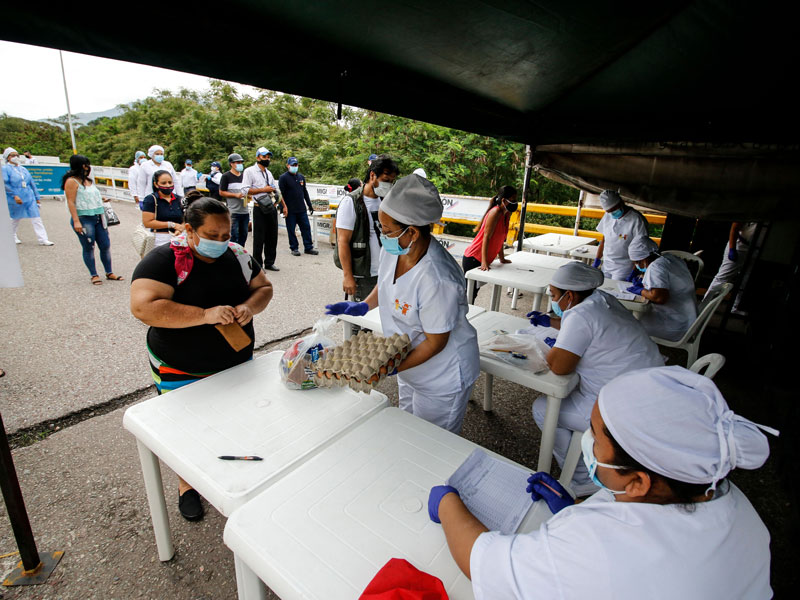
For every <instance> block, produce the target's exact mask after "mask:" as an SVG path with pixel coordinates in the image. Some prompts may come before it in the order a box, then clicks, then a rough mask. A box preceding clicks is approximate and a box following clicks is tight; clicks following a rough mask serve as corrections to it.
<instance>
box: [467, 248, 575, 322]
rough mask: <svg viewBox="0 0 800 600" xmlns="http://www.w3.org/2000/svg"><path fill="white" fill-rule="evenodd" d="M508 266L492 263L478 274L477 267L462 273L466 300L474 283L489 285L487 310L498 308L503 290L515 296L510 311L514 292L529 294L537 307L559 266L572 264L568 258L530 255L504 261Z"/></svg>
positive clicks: (514, 303)
mask: <svg viewBox="0 0 800 600" xmlns="http://www.w3.org/2000/svg"><path fill="white" fill-rule="evenodd" d="M506 258H507V259H508V260H510V261H511V263H510V264H502V263H501V262H499V261H495V262H493V263H492V264H491V265H490V268H489V270H488V271H481V269H480V268H479V267H475V268H474V269H470V270H469V271H467V273H466V278H467V298H472V293H473V290H474V289H475V282H476V281H480V282H483V283H489V284H492V286H493V287H492V299H491V302H490V304H489V307H490V310H494V311H496V310H498V309H499V308H500V294H501V293H502V291H503V287H505V286H509V287H512V288H514V290H515V294H514V298H512V301H511V308H512V309H514V308H516V290H518V289H519V290H524V291H526V292H531V293H532V294H533V306H534V307H537V306H539V303H540V302H541V300H542V296H543V295H544V292H545V289H546V288H547V286H548V285H550V280H551V279H552V278H553V275H554V274H555V272H556V269H558V268H559V267H560V266H561V265H563V264H566V263H569V262H572V260H571V259H569V258H561V257H557V256H545V255H544V254H532V253H530V252H515V253H514V254H510V255H508V256H507V257H506Z"/></svg>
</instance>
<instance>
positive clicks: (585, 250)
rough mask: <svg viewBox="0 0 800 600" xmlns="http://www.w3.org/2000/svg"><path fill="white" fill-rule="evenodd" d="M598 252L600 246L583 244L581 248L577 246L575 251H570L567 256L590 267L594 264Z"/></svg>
mask: <svg viewBox="0 0 800 600" xmlns="http://www.w3.org/2000/svg"><path fill="white" fill-rule="evenodd" d="M598 250H600V246H593V245H590V244H585V245H583V246H578V247H577V248H575V250H570V251H569V256H570V257H571V258H577V259H578V260H582V261H583V262H585V263H587V264H589V265H591V264H592V263H594V259H595V258H597V252H598Z"/></svg>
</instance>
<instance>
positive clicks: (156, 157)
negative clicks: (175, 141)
mask: <svg viewBox="0 0 800 600" xmlns="http://www.w3.org/2000/svg"><path fill="white" fill-rule="evenodd" d="M163 161H164V155H163V154H153V162H154V163H156V164H157V165H160V164H161V163H162V162H163Z"/></svg>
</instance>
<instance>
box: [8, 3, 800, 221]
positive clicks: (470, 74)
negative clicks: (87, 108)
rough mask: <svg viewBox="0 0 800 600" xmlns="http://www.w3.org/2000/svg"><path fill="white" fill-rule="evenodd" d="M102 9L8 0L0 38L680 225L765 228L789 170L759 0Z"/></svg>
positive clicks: (780, 49) (783, 87) (768, 13)
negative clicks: (425, 137)
mask: <svg viewBox="0 0 800 600" xmlns="http://www.w3.org/2000/svg"><path fill="white" fill-rule="evenodd" d="M108 8H109V6H108V4H107V3H105V2H95V1H91V0H89V1H85V2H83V3H81V4H80V5H79V8H77V9H76V11H75V12H74V14H69V13H67V12H62V11H60V10H59V11H54V10H48V9H46V8H43V7H40V6H39V7H37V6H35V5H31V4H25V3H12V4H10V5H9V6H7V7H4V18H3V20H2V21H1V22H0V37H2V38H3V39H7V40H12V41H17V42H22V43H29V44H36V45H43V46H51V47H56V48H61V49H64V50H70V51H74V52H81V53H86V54H93V55H98V56H104V57H108V58H116V59H120V60H126V61H133V62H139V63H144V64H150V65H156V66H160V67H165V68H171V69H176V70H181V71H187V72H193V73H197V74H201V75H207V76H209V77H216V78H221V79H227V80H233V81H238V82H241V83H246V84H251V85H255V86H258V87H262V88H267V89H274V90H279V91H283V92H288V93H293V94H300V95H305V96H311V97H314V98H320V99H324V100H329V101H333V102H340V103H344V104H349V105H353V106H359V107H363V108H368V109H372V110H377V111H382V112H387V113H392V114H398V115H403V116H407V117H411V118H414V119H419V120H423V121H428V122H432V123H437V124H441V125H446V126H450V127H455V128H460V129H464V130H468V131H473V132H477V133H481V134H485V135H489V136H494V137H502V138H507V139H512V140H517V141H521V142H524V143H526V144H530V145H531V146H532V147H533V149H534V154H533V163H534V164H535V165H538V166H539V168H540V171H541V172H542V173H544V174H545V175H547V176H551V177H555V178H557V179H560V180H562V181H565V182H568V183H570V184H572V185H575V186H577V187H581V188H582V189H585V190H587V191H597V190H598V189H602V188H603V187H615V188H620V189H621V190H622V192H623V195H624V196H626V197H628V198H630V199H633V200H636V201H637V202H638V203H640V204H644V205H646V206H650V207H653V208H658V209H661V210H664V211H670V212H678V213H680V214H684V215H690V216H698V217H699V216H703V217H711V218H738V219H743V218H759V219H761V218H768V217H769V218H775V217H776V216H778V215H779V214H781V213H783V212H784V211H786V209H787V208H788V206H789V203H790V202H791V200H792V198H793V194H794V188H795V185H794V184H795V183H796V181H797V179H798V173H800V170H798V168H797V167H798V166H799V165H798V163H800V160H798V157H799V156H800V146H799V145H798V143H797V142H798V139H800V136H798V124H797V119H796V117H795V106H794V105H795V104H796V102H795V101H794V99H793V98H792V94H790V93H788V90H787V87H788V85H789V82H787V77H786V76H785V75H784V65H787V66H788V65H794V64H797V60H796V59H797V56H798V50H797V48H796V44H795V42H794V36H793V35H792V33H793V32H792V31H791V30H790V27H791V22H792V19H790V18H788V15H783V14H782V13H781V9H780V8H778V7H777V4H776V5H773V4H772V3H770V2H753V1H747V0H740V1H733V0H695V1H681V2H677V1H673V2H661V3H654V2H631V1H629V2H613V3H598V2H586V1H575V2H559V1H556V0H540V1H535V2H533V1H522V0H482V1H481V0H461V1H450V0H446V1H439V2H429V1H427V0H396V1H394V2H390V3H374V2H370V3H368V2H357V1H354V0H341V1H338V2H324V1H314V0H309V1H306V2H302V3H288V2H263V1H261V2H259V1H254V0H251V1H247V0H229V1H228V2H226V3H225V4H224V5H220V6H219V7H218V8H215V9H213V10H209V11H206V12H200V11H194V10H193V11H190V13H189V17H190V19H189V22H188V24H187V26H186V27H184V26H183V24H184V23H186V22H187V21H186V16H187V13H186V11H187V9H186V7H185V6H184V5H180V4H173V5H160V6H159V7H158V9H157V10H151V9H148V8H144V7H141V8H138V7H129V8H128V9H126V13H125V16H124V19H123V20H113V19H109V18H106V15H108ZM180 31H183V32H184V33H183V35H181V34H179V32H180ZM266 59H270V62H269V67H265V66H263V65H264V64H265V61H266ZM275 59H277V61H278V62H279V63H280V65H281V66H280V67H276V66H274V65H275V64H276V60H275ZM731 173H737V174H738V176H737V177H735V178H731ZM740 184H741V185H740ZM755 198H758V199H759V202H754V201H753V200H754V199H755Z"/></svg>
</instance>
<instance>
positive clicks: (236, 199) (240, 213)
mask: <svg viewBox="0 0 800 600" xmlns="http://www.w3.org/2000/svg"><path fill="white" fill-rule="evenodd" d="M228 164H229V165H230V166H231V170H230V171H228V172H227V173H223V175H222V177H221V178H220V181H219V195H220V196H222V198H224V200H225V202H226V203H227V204H228V210H230V211H231V241H232V242H235V243H237V244H239V245H240V246H244V244H245V242H246V241H247V226H248V225H249V224H250V212H249V211H248V210H247V203H246V200H245V195H244V193H243V191H242V187H243V185H242V175H243V173H244V159H243V158H242V155H241V154H237V153H236V152H234V153H233V154H231V155H230V156H228Z"/></svg>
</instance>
